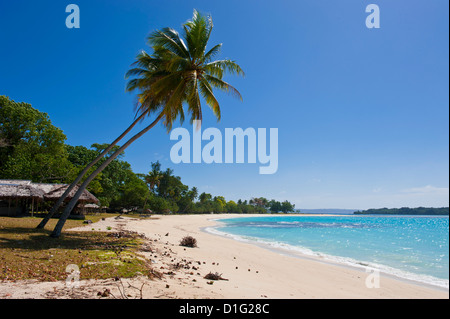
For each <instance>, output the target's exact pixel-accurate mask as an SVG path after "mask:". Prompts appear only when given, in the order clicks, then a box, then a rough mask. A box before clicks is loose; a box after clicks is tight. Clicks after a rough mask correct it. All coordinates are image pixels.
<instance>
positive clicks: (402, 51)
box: [0, 0, 449, 209]
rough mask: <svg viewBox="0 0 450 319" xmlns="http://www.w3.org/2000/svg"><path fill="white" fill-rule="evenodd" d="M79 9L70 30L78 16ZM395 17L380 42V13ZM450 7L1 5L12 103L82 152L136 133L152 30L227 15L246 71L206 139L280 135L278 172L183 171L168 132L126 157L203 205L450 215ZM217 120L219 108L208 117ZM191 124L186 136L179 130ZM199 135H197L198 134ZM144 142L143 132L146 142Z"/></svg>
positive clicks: (220, 36)
mask: <svg viewBox="0 0 450 319" xmlns="http://www.w3.org/2000/svg"><path fill="white" fill-rule="evenodd" d="M70 3H75V4H77V5H78V6H79V8H80V28H79V29H68V28H66V26H65V19H66V17H67V15H68V13H66V12H65V8H66V6H67V5H68V4H70ZM369 3H375V4H377V5H378V6H379V8H380V18H381V28H380V29H368V28H367V27H366V25H365V19H366V17H367V15H368V13H366V12H365V8H366V5H367V4H369ZM448 6H449V3H448V1H445V0H435V1H424V0H420V1H403V0H395V1H392V0H389V1H387V0H373V1H371V2H368V1H353V0H340V1H335V0H333V1H332V0H323V1H317V0H305V1H284V0H280V1H253V0H245V1H242V0H241V1H187V0H183V1H181V0H179V1H178V0H174V1H170V2H169V1H149V0H147V1H113V0H108V1H85V0H72V1H22V0H17V1H8V2H7V1H2V2H1V3H0V43H1V50H0V94H2V95H7V96H9V97H10V98H12V99H14V100H16V101H24V102H28V103H31V104H32V105H33V107H35V108H37V109H39V110H41V111H44V112H47V113H48V114H49V116H50V118H51V119H52V121H53V124H54V125H56V126H58V127H60V128H61V129H62V130H63V131H64V133H65V134H66V135H67V143H69V144H71V145H84V146H90V145H91V144H92V143H96V142H99V143H106V142H111V141H112V140H113V139H114V138H115V137H116V136H118V135H119V134H120V133H121V132H122V131H123V130H124V129H125V128H126V127H127V126H128V125H129V124H130V123H131V122H132V120H133V115H134V114H133V105H134V96H133V94H130V93H126V92H125V84H126V81H125V79H124V74H125V72H126V71H127V70H128V69H129V67H130V64H131V63H132V62H133V61H134V58H135V56H136V54H137V53H138V52H139V51H140V50H141V49H145V50H147V51H148V52H150V49H149V48H148V47H147V46H146V42H145V39H146V37H147V35H148V34H149V32H150V31H152V30H154V29H160V28H163V27H166V26H170V27H173V28H175V29H177V30H180V31H181V25H182V24H183V23H184V22H185V21H187V20H188V19H190V18H191V17H192V11H193V9H194V8H196V9H198V10H199V11H201V12H203V13H209V14H211V15H212V17H213V21H214V30H213V34H212V36H211V39H210V45H211V46H212V45H214V44H217V43H223V50H222V54H221V58H230V59H233V60H235V61H236V62H237V63H239V64H240V65H241V66H242V68H243V69H244V71H245V73H246V76H245V78H238V77H227V78H226V80H227V81H229V82H230V83H232V84H233V85H234V86H235V87H236V88H238V89H239V91H240V92H241V93H242V95H243V102H240V101H238V100H236V99H233V98H232V97H230V96H226V95H224V94H218V97H219V98H220V103H221V109H222V120H221V121H220V122H219V123H217V121H216V120H215V118H214V117H213V115H212V112H210V111H209V110H205V111H204V113H205V114H206V115H205V117H204V121H203V128H207V127H217V128H218V129H219V130H221V131H222V132H223V131H224V129H225V128H236V127H242V128H244V129H245V128H248V127H253V128H255V129H256V128H271V127H272V128H278V142H279V153H278V158H279V165H278V171H277V173H276V174H273V175H260V174H259V173H258V167H259V164H248V163H247V164H210V165H207V164H173V163H172V162H171V161H170V158H169V153H170V149H171V147H172V146H173V145H174V144H175V142H174V141H171V140H170V139H169V135H168V134H167V133H166V131H165V129H164V128H163V127H161V126H158V127H156V128H155V129H153V130H151V131H150V132H149V133H147V135H145V136H144V137H143V138H141V139H140V140H138V141H137V142H135V143H134V144H133V145H132V146H130V148H129V149H128V150H127V151H126V153H125V158H124V159H125V160H127V161H128V162H129V163H131V165H132V168H133V170H134V171H135V172H139V173H146V172H148V171H149V170H150V163H151V162H154V161H156V160H159V161H160V162H161V163H162V166H163V168H167V167H171V168H173V169H174V170H175V174H176V175H179V176H181V177H182V181H183V182H184V183H186V184H188V185H190V186H197V187H198V188H199V190H200V192H203V191H205V192H209V193H212V194H213V195H224V196H225V197H226V199H228V200H230V199H233V200H237V199H239V198H242V199H249V198H251V197H254V196H264V197H267V198H270V199H271V198H274V199H277V200H284V199H288V200H290V201H291V202H293V203H295V204H296V207H297V208H350V209H351V208H355V209H365V208H378V207H402V206H411V207H416V206H448V202H449V178H448V174H449V138H448V132H449V92H448V86H449V74H448V69H449V65H448V63H449V51H448V48H449V43H448V37H449V34H448V30H449V16H448V11H449V8H448ZM205 108H206V107H205ZM177 126H179V123H175V125H174V127H177ZM183 126H184V127H186V128H188V129H191V128H190V127H189V123H188V122H187V123H184V125H183ZM139 128H143V125H141V126H139V127H137V128H136V130H135V131H134V132H137V130H138V129H139Z"/></svg>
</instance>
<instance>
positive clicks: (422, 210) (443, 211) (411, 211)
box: [354, 207, 449, 215]
mask: <svg viewBox="0 0 450 319" xmlns="http://www.w3.org/2000/svg"><path fill="white" fill-rule="evenodd" d="M354 214H358V215H365V214H367V215H369V214H370V215H373V214H378V215H381V214H383V215H448V214H449V208H448V207H440V208H434V207H417V208H409V207H402V208H377V209H374V208H371V209H367V210H361V211H359V210H358V211H356V212H354Z"/></svg>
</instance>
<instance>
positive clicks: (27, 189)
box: [0, 183, 44, 200]
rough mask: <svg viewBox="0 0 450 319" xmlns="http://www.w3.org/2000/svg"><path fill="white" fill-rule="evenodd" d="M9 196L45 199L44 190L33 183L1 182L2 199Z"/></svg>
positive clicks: (0, 195)
mask: <svg viewBox="0 0 450 319" xmlns="http://www.w3.org/2000/svg"><path fill="white" fill-rule="evenodd" d="M9 198H34V199H37V200H43V199H44V191H42V190H40V189H38V188H35V187H33V186H31V185H25V184H23V185H20V184H19V185H18V184H9V183H5V184H3V183H0V199H9Z"/></svg>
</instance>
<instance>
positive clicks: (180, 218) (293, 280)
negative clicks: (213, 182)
mask: <svg viewBox="0 0 450 319" xmlns="http://www.w3.org/2000/svg"><path fill="white" fill-rule="evenodd" d="M246 216H248V217H250V216H251V215H246ZM257 216H260V215H257ZM235 217H243V216H242V215H241V214H223V215H217V214H203V215H153V216H151V218H147V219H136V218H132V217H126V216H123V217H122V218H120V219H116V218H114V217H111V218H106V220H102V221H98V222H96V223H94V224H90V225H87V226H82V227H77V228H75V229H71V230H72V231H92V229H95V230H96V231H107V232H117V231H124V230H125V231H133V232H137V233H139V234H142V235H145V237H146V238H147V239H148V241H149V245H150V246H151V248H152V249H151V251H149V252H142V256H143V257H144V258H145V259H146V260H148V261H150V262H151V264H152V267H153V268H154V269H155V270H158V271H159V272H161V273H162V274H163V277H162V278H161V279H154V280H150V279H148V278H146V277H143V276H137V277H135V278H127V279H123V282H124V283H123V285H122V288H123V287H128V285H133V286H134V287H143V288H142V291H141V297H142V298H143V299H244V300H245V299H448V298H449V292H448V290H446V291H442V290H440V289H437V287H426V286H424V285H418V284H415V283H411V282H406V281H403V280H398V279H395V278H391V277H390V276H386V275H385V274H383V273H380V286H379V288H368V287H367V286H366V284H365V282H366V278H367V276H368V274H367V273H365V272H364V271H363V270H361V269H359V270H358V269H355V268H352V267H349V266H347V267H346V266H343V265H337V264H332V263H328V262H324V261H323V260H316V259H314V258H299V257H294V256H290V255H283V254H280V253H279V252H275V251H272V250H270V249H267V248H265V247H260V246H258V245H255V244H253V243H245V242H240V241H237V240H235V239H232V238H228V237H223V236H218V235H215V234H210V233H207V232H205V231H204V230H203V229H204V228H207V227H215V226H217V225H218V221H217V220H218V219H224V218H235ZM69 231H70V230H69ZM185 236H192V237H194V238H195V239H196V240H197V247H195V248H188V247H183V246H180V245H179V243H180V240H181V239H182V238H183V237H185ZM307 257H309V256H307ZM209 273H213V274H214V273H217V274H220V276H221V277H222V279H224V280H208V279H205V278H204V277H205V276H206V275H207V274H209ZM79 284H80V286H79V288H77V289H69V288H67V287H66V286H65V282H64V281H62V282H61V281H59V282H35V281H30V280H29V281H24V282H7V283H0V298H7V299H20V298H25V299H30V298H35V299H44V298H58V299H64V298H76V299H99V298H102V297H99V296H98V292H99V291H100V292H101V291H104V290H105V289H109V290H110V291H111V294H112V295H114V296H120V289H121V288H120V286H119V284H118V283H117V282H116V281H114V279H113V278H112V279H108V280H97V281H95V280H82V281H80V283H79ZM128 292H129V293H130V294H131V295H133V296H135V297H136V298H139V295H138V294H137V290H136V289H128V290H127V293H128ZM110 298H113V297H110Z"/></svg>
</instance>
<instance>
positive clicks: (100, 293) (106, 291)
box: [97, 288, 111, 298]
mask: <svg viewBox="0 0 450 319" xmlns="http://www.w3.org/2000/svg"><path fill="white" fill-rule="evenodd" d="M109 295H111V290H109V289H108V288H105V289H104V290H103V292H101V291H99V292H98V293H97V296H100V297H102V298H106V297H109Z"/></svg>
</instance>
